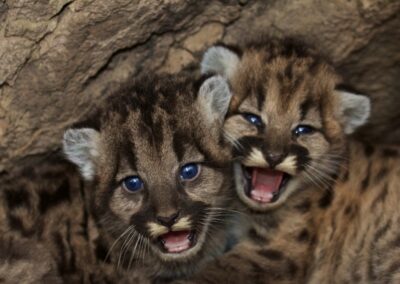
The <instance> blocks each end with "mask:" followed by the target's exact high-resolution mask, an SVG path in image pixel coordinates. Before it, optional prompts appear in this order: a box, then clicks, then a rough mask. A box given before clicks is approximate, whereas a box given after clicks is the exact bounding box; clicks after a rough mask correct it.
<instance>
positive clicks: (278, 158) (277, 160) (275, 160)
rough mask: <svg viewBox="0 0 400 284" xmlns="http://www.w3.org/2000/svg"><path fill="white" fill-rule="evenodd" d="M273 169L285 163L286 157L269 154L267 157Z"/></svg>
mask: <svg viewBox="0 0 400 284" xmlns="http://www.w3.org/2000/svg"><path fill="white" fill-rule="evenodd" d="M265 158H266V159H267V162H268V164H269V166H270V167H271V168H275V166H276V165H278V164H279V163H280V162H282V161H283V158H284V155H283V154H280V153H268V154H267V155H266V157H265Z"/></svg>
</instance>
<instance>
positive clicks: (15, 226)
mask: <svg viewBox="0 0 400 284" xmlns="http://www.w3.org/2000/svg"><path fill="white" fill-rule="evenodd" d="M8 225H9V227H10V229H11V230H14V231H18V232H20V233H21V234H22V235H23V236H24V237H32V235H33V234H34V233H35V231H34V230H33V229H28V228H25V226H24V223H23V222H22V220H21V218H19V217H17V216H15V215H13V214H8Z"/></svg>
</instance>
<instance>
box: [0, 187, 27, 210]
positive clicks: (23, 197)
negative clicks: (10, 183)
mask: <svg viewBox="0 0 400 284" xmlns="http://www.w3.org/2000/svg"><path fill="white" fill-rule="evenodd" d="M4 195H5V199H6V201H7V205H8V208H9V209H10V210H12V209H14V208H16V207H22V206H24V207H29V197H30V196H29V193H28V192H27V190H26V189H24V188H12V189H11V190H5V191H4Z"/></svg>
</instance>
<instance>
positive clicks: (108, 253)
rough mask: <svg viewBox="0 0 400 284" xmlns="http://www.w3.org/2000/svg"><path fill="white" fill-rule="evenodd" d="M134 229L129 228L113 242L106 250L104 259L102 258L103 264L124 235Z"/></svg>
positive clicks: (132, 227)
mask: <svg viewBox="0 0 400 284" xmlns="http://www.w3.org/2000/svg"><path fill="white" fill-rule="evenodd" d="M133 229H134V226H129V227H128V228H127V229H126V230H125V231H124V232H122V234H121V235H120V236H119V237H118V238H117V239H116V240H115V241H114V242H113V244H112V245H111V247H110V249H109V250H108V252H107V254H106V257H105V258H104V261H103V262H106V261H107V259H108V257H109V256H110V254H111V252H112V250H113V248H114V247H115V245H116V244H117V243H118V242H119V241H120V240H121V238H123V237H124V236H125V235H126V234H128V233H129V232H130V231H131V230H133Z"/></svg>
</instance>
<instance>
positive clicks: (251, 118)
mask: <svg viewBox="0 0 400 284" xmlns="http://www.w3.org/2000/svg"><path fill="white" fill-rule="evenodd" d="M242 115H243V117H244V118H245V119H246V120H247V121H248V122H249V123H251V124H252V125H255V126H262V125H263V121H262V118H261V117H260V116H259V115H256V114H254V113H244V114H242Z"/></svg>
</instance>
